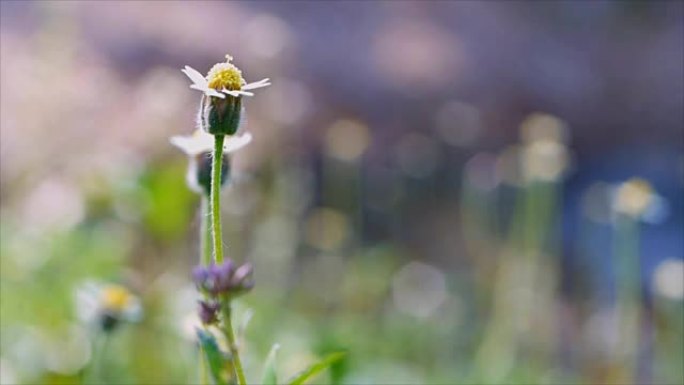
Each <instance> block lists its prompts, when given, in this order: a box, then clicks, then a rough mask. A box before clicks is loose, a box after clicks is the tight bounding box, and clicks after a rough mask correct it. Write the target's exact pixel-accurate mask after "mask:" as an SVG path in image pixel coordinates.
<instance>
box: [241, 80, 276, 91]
mask: <svg viewBox="0 0 684 385" xmlns="http://www.w3.org/2000/svg"><path fill="white" fill-rule="evenodd" d="M270 85H271V83H270V82H269V79H268V78H266V79H261V80H259V81H258V82H252V83H249V84H245V85H244V86H242V89H243V90H254V89H257V88H262V87H267V86H270Z"/></svg>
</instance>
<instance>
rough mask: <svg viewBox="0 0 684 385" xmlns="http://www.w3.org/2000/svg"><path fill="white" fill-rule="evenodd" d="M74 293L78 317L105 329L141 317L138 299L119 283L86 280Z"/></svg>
mask: <svg viewBox="0 0 684 385" xmlns="http://www.w3.org/2000/svg"><path fill="white" fill-rule="evenodd" d="M75 295H76V313H77V315H78V317H79V319H80V320H81V321H83V322H85V323H87V324H93V325H98V326H99V327H101V328H102V329H103V330H105V331H108V330H111V329H112V328H114V327H115V326H117V325H118V323H119V321H128V322H136V321H138V320H140V318H141V317H142V305H141V303H140V299H139V298H138V297H137V296H135V295H134V294H133V293H131V292H130V291H129V290H128V289H127V288H126V287H124V286H121V285H117V284H110V283H102V282H95V281H88V282H85V283H84V284H82V285H81V286H80V287H78V288H77V289H76V294H75Z"/></svg>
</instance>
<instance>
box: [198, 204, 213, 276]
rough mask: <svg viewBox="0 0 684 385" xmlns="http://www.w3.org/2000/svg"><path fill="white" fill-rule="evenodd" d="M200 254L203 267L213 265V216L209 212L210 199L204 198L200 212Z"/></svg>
mask: <svg viewBox="0 0 684 385" xmlns="http://www.w3.org/2000/svg"><path fill="white" fill-rule="evenodd" d="M200 216H201V218H200V220H201V222H200V240H201V241H200V242H201V245H200V248H201V249H200V253H201V261H200V262H201V263H202V266H209V265H210V264H211V241H212V238H211V237H212V232H211V220H212V216H211V214H210V212H209V197H207V196H202V207H201V211H200Z"/></svg>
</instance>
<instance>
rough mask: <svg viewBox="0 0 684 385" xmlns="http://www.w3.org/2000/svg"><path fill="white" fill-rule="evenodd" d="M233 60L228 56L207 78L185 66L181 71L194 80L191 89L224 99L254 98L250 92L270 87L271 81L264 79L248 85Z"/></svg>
mask: <svg viewBox="0 0 684 385" xmlns="http://www.w3.org/2000/svg"><path fill="white" fill-rule="evenodd" d="M231 60H233V58H232V57H231V56H230V55H226V61H225V62H224V63H218V64H215V65H214V66H213V67H212V68H211V70H209V73H208V74H207V76H206V77H204V76H202V74H201V73H200V72H199V71H197V70H196V69H194V68H192V67H190V66H187V65H186V66H185V68H184V69H182V70H181V71H182V72H183V73H184V74H185V75H187V76H188V77H189V78H190V80H192V85H191V86H190V88H192V89H196V90H198V91H202V92H203V93H204V94H205V95H206V96H213V97H217V98H220V99H224V98H225V97H226V96H225V95H224V94H227V95H230V96H234V97H239V96H242V95H244V96H254V93H252V92H248V91H249V90H255V89H257V88H263V87H267V86H270V85H271V83H270V79H269V78H266V79H262V80H259V81H257V82H252V83H247V82H246V81H245V79H244V78H243V77H242V71H240V69H238V68H237V67H236V66H235V65H234V64H232V63H231Z"/></svg>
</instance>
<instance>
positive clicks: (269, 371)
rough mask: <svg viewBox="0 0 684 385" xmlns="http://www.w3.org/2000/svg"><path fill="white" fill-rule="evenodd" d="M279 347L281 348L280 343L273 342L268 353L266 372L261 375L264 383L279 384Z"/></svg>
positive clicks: (269, 384)
mask: <svg viewBox="0 0 684 385" xmlns="http://www.w3.org/2000/svg"><path fill="white" fill-rule="evenodd" d="M278 349H280V345H279V344H273V347H271V351H270V352H269V353H268V357H266V363H265V364H264V373H263V376H262V377H261V383H262V385H277V384H278V374H277V362H276V354H277V353H278Z"/></svg>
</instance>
